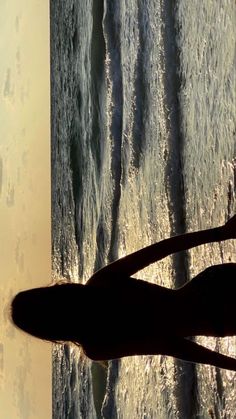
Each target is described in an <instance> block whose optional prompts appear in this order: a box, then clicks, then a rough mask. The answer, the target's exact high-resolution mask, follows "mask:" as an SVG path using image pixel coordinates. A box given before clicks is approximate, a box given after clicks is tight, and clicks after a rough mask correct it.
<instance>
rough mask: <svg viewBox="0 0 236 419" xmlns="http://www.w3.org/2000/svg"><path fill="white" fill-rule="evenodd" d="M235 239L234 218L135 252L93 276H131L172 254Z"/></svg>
mask: <svg viewBox="0 0 236 419" xmlns="http://www.w3.org/2000/svg"><path fill="white" fill-rule="evenodd" d="M235 237H236V216H234V217H232V218H231V219H230V220H229V221H228V222H227V223H226V224H225V225H224V226H222V227H216V228H211V229H208V230H201V231H196V232H193V233H186V234H182V235H179V236H174V237H171V238H169V239H165V240H162V241H160V242H158V243H155V244H152V245H150V246H147V247H145V248H143V249H140V250H137V251H136V252H134V253H131V254H130V255H128V256H125V257H123V258H121V259H118V260H116V261H115V262H112V263H110V264H109V265H107V266H105V267H104V268H102V269H100V270H99V271H98V272H96V273H95V275H99V276H100V275H101V276H102V275H104V274H108V275H112V274H119V273H120V274H123V275H126V276H131V275H133V274H135V273H136V272H138V271H140V270H141V269H143V268H145V267H146V266H148V265H150V264H152V263H154V262H157V261H158V260H160V259H163V258H165V257H166V256H169V255H171V254H173V253H176V252H180V251H183V250H187V249H191V248H193V247H196V246H200V245H202V244H206V243H212V242H219V241H221V240H227V239H231V238H235Z"/></svg>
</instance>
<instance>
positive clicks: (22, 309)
mask: <svg viewBox="0 0 236 419" xmlns="http://www.w3.org/2000/svg"><path fill="white" fill-rule="evenodd" d="M83 289H84V286H83V285H78V284H62V285H54V286H49V287H42V288H34V289H30V290H26V291H22V292H19V293H18V294H17V295H16V296H15V297H14V299H13V301H12V303H11V317H12V320H13V323H14V324H15V325H16V326H17V327H18V328H20V329H22V330H23V331H25V332H27V333H29V334H31V335H33V336H35V337H37V338H40V339H44V340H48V341H51V342H65V341H72V342H78V343H82V342H81V341H82V340H83V329H84V328H83V325H79V324H78V320H79V317H80V316H79V312H78V311H79V308H82V305H83ZM81 293H82V295H81ZM80 296H81V297H82V298H79V297H80ZM75 297H76V310H77V314H78V318H77V324H78V326H77V327H76V325H75V324H74V322H75V319H74V313H73V307H75V300H74V299H75Z"/></svg>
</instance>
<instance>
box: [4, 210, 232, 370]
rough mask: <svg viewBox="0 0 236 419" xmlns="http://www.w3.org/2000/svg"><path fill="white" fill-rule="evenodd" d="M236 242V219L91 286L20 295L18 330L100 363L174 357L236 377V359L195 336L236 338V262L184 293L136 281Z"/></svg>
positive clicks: (173, 242) (142, 256)
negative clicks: (148, 270) (165, 261)
mask: <svg viewBox="0 0 236 419" xmlns="http://www.w3.org/2000/svg"><path fill="white" fill-rule="evenodd" d="M233 238H236V216H234V217H232V218H231V219H230V220H229V221H228V222H227V223H226V224H225V225H224V226H222V227H217V228H211V229H208V230H202V231H197V232H193V233H187V234H183V235H180V236H175V237H171V238H169V239H166V240H162V241H161V242H159V243H156V244H153V245H150V246H148V247H145V248H144V249H141V250H138V251H137V252H134V253H132V254H130V255H128V256H126V257H123V258H121V259H119V260H117V261H115V262H113V263H111V264H109V265H107V266H105V267H104V268H102V269H100V270H99V271H97V272H96V273H95V274H94V275H93V276H92V277H91V278H90V279H89V280H88V282H87V283H86V285H81V284H71V283H68V284H61V285H54V286H50V287H45V288H36V289H31V290H27V291H23V292H20V293H19V294H17V295H16V297H15V298H14V300H13V301H12V319H13V322H14V323H15V325H17V326H18V327H19V328H21V329H23V330H24V331H26V332H28V333H30V334H32V335H33V336H36V337H39V338H41V339H45V340H49V341H53V342H65V341H70V342H74V343H76V344H79V345H81V346H82V348H83V350H84V352H85V354H86V355H87V356H88V357H89V358H91V359H93V360H110V359H116V358H121V357H125V356H131V355H145V354H149V355H152V354H153V355H156V354H163V355H170V356H173V357H176V358H180V359H183V360H186V361H190V362H199V363H203V364H211V365H215V366H217V367H220V368H226V369H230V370H234V371H236V359H233V358H231V357H228V356H225V355H222V354H220V353H217V352H214V351H211V350H209V349H206V348H204V347H203V346H201V345H199V344H196V343H195V342H193V341H192V340H190V339H188V337H190V336H198V335H204V336H232V335H236V317H235V300H236V263H227V264H222V265H216V266H212V267H209V268H207V269H206V270H204V271H203V272H201V273H200V274H199V275H197V276H196V277H195V278H194V279H193V280H192V281H190V282H188V283H186V284H185V285H184V286H183V287H181V288H178V289H176V290H172V289H168V288H165V287H162V286H159V285H155V284H152V283H149V282H146V281H143V280H137V279H135V278H132V275H133V274H134V273H136V272H137V271H139V270H141V269H143V268H144V267H146V266H148V265H149V264H151V263H154V262H156V261H158V260H160V259H162V258H164V257H166V256H168V255H170V254H172V253H175V252H179V251H183V250H186V249H191V248H193V247H196V246H199V245H202V244H206V243H210V242H219V241H222V240H227V239H233Z"/></svg>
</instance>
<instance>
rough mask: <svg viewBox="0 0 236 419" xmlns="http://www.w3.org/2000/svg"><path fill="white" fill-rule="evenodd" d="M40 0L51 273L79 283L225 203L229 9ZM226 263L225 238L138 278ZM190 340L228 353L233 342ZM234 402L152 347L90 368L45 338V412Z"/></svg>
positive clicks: (200, 221)
mask: <svg viewBox="0 0 236 419" xmlns="http://www.w3.org/2000/svg"><path fill="white" fill-rule="evenodd" d="M50 7H51V98H52V101H51V103H52V108H51V121H52V145H51V148H52V226H53V237H52V238H53V249H52V250H53V275H54V280H55V281H57V280H59V279H61V278H65V279H67V280H69V281H72V282H82V283H84V282H86V280H87V279H88V278H89V277H90V276H91V274H92V273H93V272H94V271H95V270H97V269H98V268H100V267H102V266H103V265H104V264H106V263H108V262H110V261H112V260H114V259H115V258H117V257H120V256H122V255H124V254H127V253H129V252H132V251H133V250H136V249H137V248H140V247H143V246H145V245H148V244H150V243H153V242H155V241H158V240H161V239H163V238H166V237H168V236H170V235H173V234H177V233H182V232H185V231H190V230H194V229H199V228H206V227H210V226H216V225H219V224H221V223H223V222H225V220H227V218H228V217H229V216H230V215H232V214H233V213H234V212H235V209H236V201H235V192H236V115H235V105H236V101H235V91H236V89H235V88H236V79H235V65H236V54H235V39H236V32H235V31H236V29H235V28H236V6H235V2H234V1H232V0H223V1H217V0H201V1H197V0H179V1H177V2H174V1H171V0H166V1H164V0H163V1H161V0H145V1H144V0H129V1H127V0H117V1H115V2H114V1H113V0H104V1H96V2H95V1H92V0H83V1H82V0H76V1H75V0H66V1H65V0H54V1H51V6H50ZM230 260H231V261H235V262H236V252H235V244H234V243H233V242H231V241H229V242H227V243H221V244H212V245H208V246H201V247H200V248H196V249H194V250H192V251H191V252H188V253H181V254H178V255H176V256H174V257H168V258H166V259H164V260H162V261H161V262H159V263H158V264H154V265H152V266H151V267H149V268H147V269H145V270H144V271H143V272H142V273H139V277H140V276H141V275H142V277H143V278H144V279H147V280H148V281H151V282H155V283H158V284H162V285H165V286H167V287H176V286H179V285H181V284H183V283H184V282H186V281H187V280H189V279H190V278H191V277H193V276H194V275H196V274H197V273H198V272H200V271H201V270H203V269H205V268H206V267H207V266H209V265H211V264H216V263H221V262H227V261H230ZM62 309H63V308H62ZM200 309H201V308H200V307H199V310H200ZM88 310H92V307H89V308H88ZM219 310H220V307H219ZM107 314H108V318H112V313H107ZM163 315H164V314H163ZM174 315H175V313H173V316H174ZM187 315H188V313H186V316H187ZM80 316H81V315H80ZM80 316H79V315H78V327H79V322H80V321H83V318H80ZM83 316H86V313H84V314H83ZM158 321H161V319H157V322H158ZM108 330H109V327H108ZM198 340H199V341H200V342H202V343H203V344H204V345H206V346H208V347H210V348H213V349H214V348H217V349H219V350H221V351H222V352H224V353H226V354H231V355H232V356H236V341H235V338H224V339H214V338H198ZM235 411H236V376H235V373H232V372H230V371H223V370H219V369H216V368H214V367H209V366H199V365H193V364H187V363H184V362H180V361H176V360H173V359H172V358H167V357H160V356H156V357H154V356H145V357H144V356H143V357H133V358H127V359H123V360H122V361H112V362H109V363H108V365H107V366H101V365H99V364H95V363H92V362H91V361H89V360H87V359H86V358H85V357H84V356H83V355H82V354H81V353H80V351H79V350H78V349H77V348H75V347H69V346H68V345H64V346H57V345H55V346H54V349H53V417H54V418H55V419H62V418H70V419H77V418H83V419H85V418H86V419H87V418H88V419H90V418H91V419H92V418H108V419H111V418H112V419H113V418H119V419H121V418H122V419H130V418H135V419H136V418H140V419H141V418H142V419H144V418H146V419H151V418H153V419H167V418H173V419H176V418H181V419H190V418H202V419H203V418H204V419H205V418H217V419H218V418H227V419H228V418H232V419H233V418H234V417H235Z"/></svg>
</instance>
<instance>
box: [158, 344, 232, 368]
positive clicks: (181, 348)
mask: <svg viewBox="0 0 236 419" xmlns="http://www.w3.org/2000/svg"><path fill="white" fill-rule="evenodd" d="M170 342H171V341H170ZM163 355H170V356H173V357H175V358H178V359H182V360H183V361H188V362H194V363H199V364H207V365H213V366H214V367H218V368H224V369H227V370H232V371H236V359H235V358H231V357H229V356H226V355H222V354H220V353H218V352H215V351H212V350H210V349H207V348H205V347H204V346H201V345H199V344H197V343H195V342H193V341H190V340H188V339H184V338H176V339H173V341H172V342H171V343H170V345H169V348H168V349H167V350H166V353H165V354H163Z"/></svg>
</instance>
